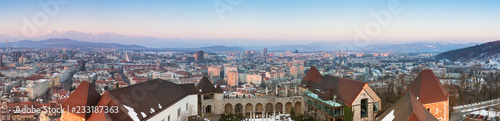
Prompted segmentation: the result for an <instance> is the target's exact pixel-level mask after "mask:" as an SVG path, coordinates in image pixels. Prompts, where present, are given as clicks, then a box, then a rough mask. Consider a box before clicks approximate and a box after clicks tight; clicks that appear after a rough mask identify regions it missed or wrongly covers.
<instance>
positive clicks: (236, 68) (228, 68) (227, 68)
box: [224, 66, 238, 76]
mask: <svg viewBox="0 0 500 121" xmlns="http://www.w3.org/2000/svg"><path fill="white" fill-rule="evenodd" d="M230 71H238V67H236V66H227V67H224V76H227V74H228V72H230Z"/></svg>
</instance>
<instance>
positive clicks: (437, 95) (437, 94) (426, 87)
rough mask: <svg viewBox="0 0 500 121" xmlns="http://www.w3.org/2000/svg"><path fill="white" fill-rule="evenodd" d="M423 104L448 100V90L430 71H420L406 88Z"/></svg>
mask: <svg viewBox="0 0 500 121" xmlns="http://www.w3.org/2000/svg"><path fill="white" fill-rule="evenodd" d="M408 90H409V91H411V92H412V93H413V95H415V97H418V100H419V101H420V102H422V103H423V104H427V103H433V102H439V101H445V100H448V97H449V93H448V90H446V88H445V87H444V86H443V84H441V82H440V81H439V79H437V78H436V76H435V75H434V73H433V72H432V70H422V72H420V74H419V75H418V76H417V78H415V80H414V81H413V82H412V83H411V85H410V86H409V87H408Z"/></svg>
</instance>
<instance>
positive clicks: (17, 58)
mask: <svg viewBox="0 0 500 121" xmlns="http://www.w3.org/2000/svg"><path fill="white" fill-rule="evenodd" d="M19 57H21V52H14V62H19Z"/></svg>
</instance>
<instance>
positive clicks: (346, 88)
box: [300, 66, 366, 105]
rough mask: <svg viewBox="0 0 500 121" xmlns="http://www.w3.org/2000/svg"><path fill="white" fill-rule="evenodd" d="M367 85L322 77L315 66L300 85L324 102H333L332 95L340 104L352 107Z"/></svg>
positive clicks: (338, 78)
mask: <svg viewBox="0 0 500 121" xmlns="http://www.w3.org/2000/svg"><path fill="white" fill-rule="evenodd" d="M306 77H307V78H306ZM365 85H366V82H361V81H356V80H351V79H345V78H340V77H335V76H330V75H326V76H321V74H319V72H318V70H316V68H315V67H314V66H313V67H311V69H310V70H309V72H307V74H306V76H305V77H304V78H303V79H302V81H301V84H300V86H302V87H308V89H309V90H310V91H312V92H314V93H315V94H317V95H318V96H319V97H320V98H321V99H323V100H331V99H332V98H333V95H332V94H335V95H336V97H337V100H339V102H343V103H345V104H347V105H352V103H353V102H354V100H355V99H356V97H357V96H358V94H359V93H360V92H361V91H362V90H363V88H364V86H365Z"/></svg>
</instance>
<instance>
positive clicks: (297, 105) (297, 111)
mask: <svg viewBox="0 0 500 121" xmlns="http://www.w3.org/2000/svg"><path fill="white" fill-rule="evenodd" d="M293 108H295V114H302V102H300V101H297V102H295V106H293Z"/></svg>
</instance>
